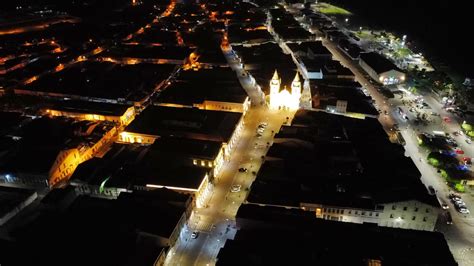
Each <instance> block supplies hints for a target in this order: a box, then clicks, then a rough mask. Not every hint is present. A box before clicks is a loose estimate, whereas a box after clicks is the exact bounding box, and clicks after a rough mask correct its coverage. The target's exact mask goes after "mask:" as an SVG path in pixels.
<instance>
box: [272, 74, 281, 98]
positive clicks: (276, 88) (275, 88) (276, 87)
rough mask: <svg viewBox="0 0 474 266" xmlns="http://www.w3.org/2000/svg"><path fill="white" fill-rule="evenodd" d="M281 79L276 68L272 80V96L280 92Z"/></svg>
mask: <svg viewBox="0 0 474 266" xmlns="http://www.w3.org/2000/svg"><path fill="white" fill-rule="evenodd" d="M280 84H281V79H280V78H279V77H278V72H277V71H276V70H275V73H273V78H272V80H270V97H271V95H276V94H278V93H279V92H280Z"/></svg>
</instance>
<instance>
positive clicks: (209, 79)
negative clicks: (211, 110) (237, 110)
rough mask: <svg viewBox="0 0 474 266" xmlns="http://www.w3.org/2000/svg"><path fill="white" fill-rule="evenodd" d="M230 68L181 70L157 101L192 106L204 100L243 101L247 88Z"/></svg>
mask: <svg viewBox="0 0 474 266" xmlns="http://www.w3.org/2000/svg"><path fill="white" fill-rule="evenodd" d="M236 75H237V74H236V73H235V72H234V71H232V69H230V68H212V69H200V70H199V71H192V70H189V71H181V72H180V74H179V76H178V77H177V78H176V81H174V82H172V83H171V85H170V86H168V87H166V89H165V90H163V91H162V92H161V93H160V95H159V97H158V99H157V101H158V102H161V103H175V104H183V105H189V106H192V105H193V104H201V103H203V102H204V101H206V100H208V101H220V102H231V103H243V102H244V101H245V99H246V98H247V94H246V92H245V90H244V89H243V88H242V86H241V85H240V83H239V80H238V79H237V76H236Z"/></svg>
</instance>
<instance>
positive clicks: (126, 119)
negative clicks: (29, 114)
mask: <svg viewBox="0 0 474 266" xmlns="http://www.w3.org/2000/svg"><path fill="white" fill-rule="evenodd" d="M44 113H45V114H46V115H50V116H64V117H70V118H74V119H78V120H89V121H110V122H114V123H118V124H120V125H121V126H126V125H128V124H130V122H132V121H133V119H135V109H134V107H133V106H132V107H129V108H128V109H127V110H126V111H125V112H124V113H123V114H122V115H120V116H117V115H100V114H84V113H79V112H70V111H64V110H54V109H47V110H45V111H44Z"/></svg>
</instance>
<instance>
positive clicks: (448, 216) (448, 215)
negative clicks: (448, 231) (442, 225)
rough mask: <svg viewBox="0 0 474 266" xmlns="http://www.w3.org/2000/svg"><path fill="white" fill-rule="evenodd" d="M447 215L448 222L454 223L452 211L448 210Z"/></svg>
mask: <svg viewBox="0 0 474 266" xmlns="http://www.w3.org/2000/svg"><path fill="white" fill-rule="evenodd" d="M445 216H446V224H453V217H451V213H450V212H449V211H446V213H445Z"/></svg>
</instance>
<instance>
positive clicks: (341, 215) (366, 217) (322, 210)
mask: <svg viewBox="0 0 474 266" xmlns="http://www.w3.org/2000/svg"><path fill="white" fill-rule="evenodd" d="M301 207H302V208H303V209H305V210H308V211H314V212H315V214H316V217H317V218H321V219H326V220H332V221H340V222H348V223H359V224H362V223H373V224H377V225H379V226H385V227H394V228H403V229H413V230H424V231H433V230H434V228H435V225H436V221H437V219H438V213H439V209H438V208H436V207H434V206H432V205H429V204H426V203H423V202H420V201H417V200H409V201H400V202H391V203H384V204H380V205H377V206H376V207H375V208H374V209H368V208H367V209H364V208H351V207H340V206H330V205H323V204H313V203H301Z"/></svg>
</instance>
